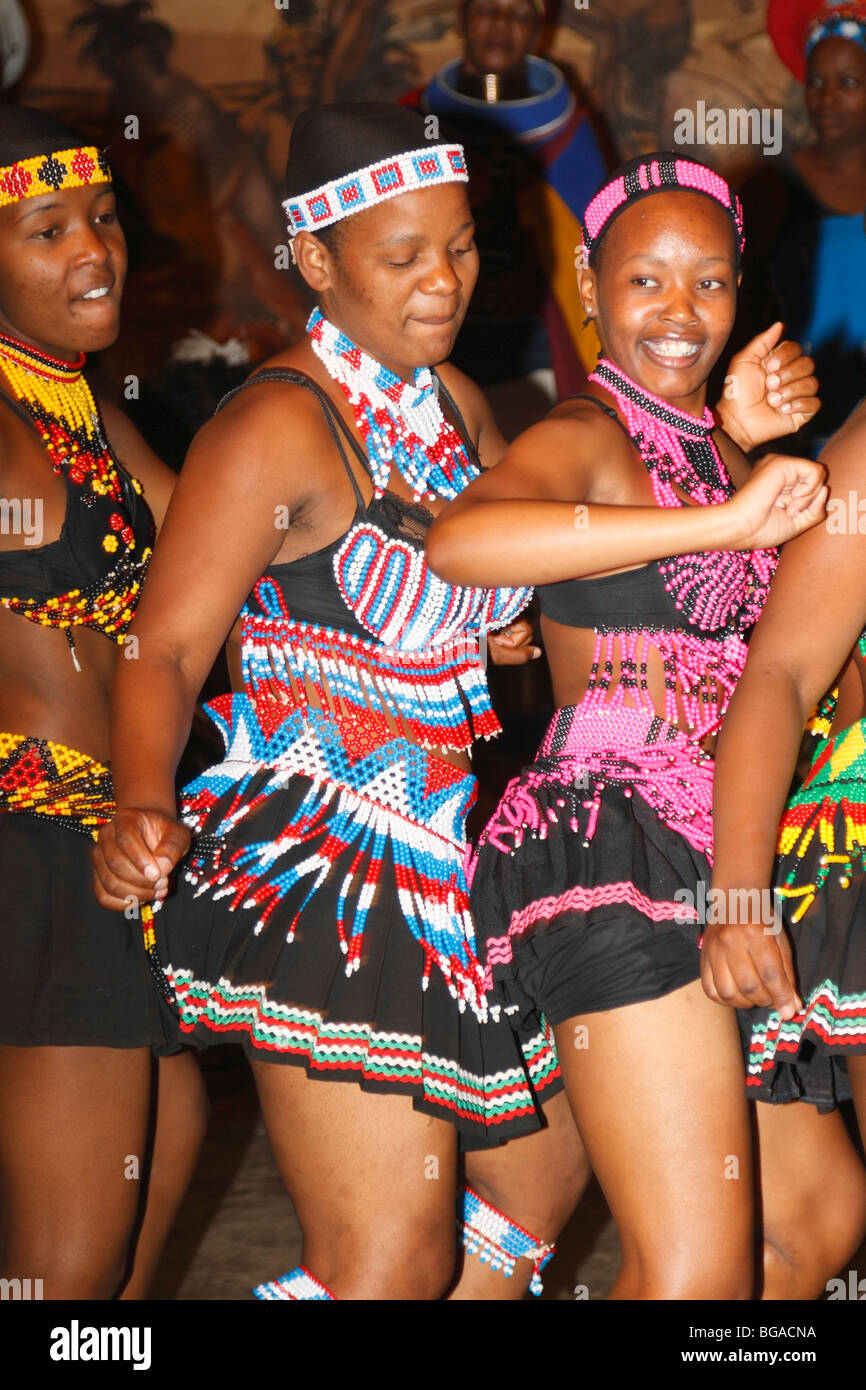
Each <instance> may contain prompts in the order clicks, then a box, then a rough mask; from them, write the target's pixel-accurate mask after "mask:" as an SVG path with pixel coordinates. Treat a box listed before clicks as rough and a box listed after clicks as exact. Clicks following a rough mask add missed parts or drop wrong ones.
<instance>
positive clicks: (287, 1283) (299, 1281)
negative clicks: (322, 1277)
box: [253, 1265, 337, 1303]
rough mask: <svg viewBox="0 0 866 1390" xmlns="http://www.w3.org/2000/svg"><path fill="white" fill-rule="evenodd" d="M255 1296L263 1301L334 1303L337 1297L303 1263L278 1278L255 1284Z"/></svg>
mask: <svg viewBox="0 0 866 1390" xmlns="http://www.w3.org/2000/svg"><path fill="white" fill-rule="evenodd" d="M253 1293H254V1294H255V1296H256V1298H261V1299H264V1300H265V1301H271V1300H282V1301H283V1302H289V1303H307V1302H314V1301H315V1302H319V1303H336V1302H337V1297H336V1295H335V1294H332V1293H331V1290H330V1289H329V1288H328V1287H327V1286H326V1285H325V1284H323V1283H321V1282H320V1281H319V1280H318V1279H317V1278H316V1276H315V1274H311V1273H310V1271H309V1270H308V1269H306V1268H305V1267H304V1265H298V1267H297V1269H293V1270H291V1271H290V1272H289V1273H288V1274H283V1275H282V1276H281V1278H279V1279H272V1280H271V1281H270V1283H267V1284H257V1285H256V1287H255V1288H254V1289H253Z"/></svg>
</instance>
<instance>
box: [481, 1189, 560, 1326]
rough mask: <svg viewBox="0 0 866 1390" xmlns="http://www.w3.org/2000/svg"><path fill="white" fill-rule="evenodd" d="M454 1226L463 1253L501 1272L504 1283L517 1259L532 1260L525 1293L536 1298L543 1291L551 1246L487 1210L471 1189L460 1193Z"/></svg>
mask: <svg viewBox="0 0 866 1390" xmlns="http://www.w3.org/2000/svg"><path fill="white" fill-rule="evenodd" d="M457 1225H458V1230H459V1231H460V1233H461V1238H462V1240H463V1246H464V1248H465V1250H466V1251H467V1253H468V1254H470V1255H477V1256H478V1258H479V1259H480V1261H481V1263H482V1264H489V1265H490V1268H491V1269H501V1270H502V1273H503V1274H504V1275H505V1278H506V1279H510V1278H511V1276H512V1274H513V1273H514V1270H515V1266H516V1264H517V1261H518V1260H519V1259H520V1258H521V1257H525V1258H526V1259H528V1260H532V1278H531V1279H530V1281H529V1291H530V1293H532V1294H534V1295H535V1297H536V1298H537V1297H538V1295H539V1294H540V1293H541V1290H542V1287H543V1285H542V1283H541V1271H542V1270H543V1269H544V1266H545V1265H546V1264H547V1263H548V1262H549V1261H550V1260H551V1259H552V1258H553V1255H554V1253H555V1251H556V1246H555V1245H545V1244H544V1243H543V1242H542V1241H540V1240H539V1239H538V1237H537V1236H534V1235H533V1234H532V1232H531V1231H527V1230H526V1229H525V1228H524V1227H523V1226H518V1225H517V1222H516V1221H511V1220H509V1218H508V1217H507V1216H506V1215H505V1213H504V1212H501V1211H498V1210H497V1208H496V1207H492V1206H490V1204H489V1202H485V1201H484V1199H483V1198H482V1197H479V1196H478V1193H477V1192H473V1190H472V1188H471V1187H467V1188H465V1189H464V1192H463V1214H462V1220H461V1218H459V1217H458V1223H457Z"/></svg>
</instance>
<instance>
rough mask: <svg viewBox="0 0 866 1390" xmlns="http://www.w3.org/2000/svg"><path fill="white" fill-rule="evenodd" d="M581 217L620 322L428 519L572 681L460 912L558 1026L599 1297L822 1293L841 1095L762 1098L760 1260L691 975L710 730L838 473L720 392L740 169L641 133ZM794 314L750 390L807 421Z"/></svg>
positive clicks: (842, 1226)
mask: <svg viewBox="0 0 866 1390" xmlns="http://www.w3.org/2000/svg"><path fill="white" fill-rule="evenodd" d="M584 243H585V244H584V253H585V254H584V256H583V258H582V259H583V268H582V269H581V270H580V271H579V272H578V288H579V292H580V295H581V299H582V301H583V305H584V308H585V310H586V312H587V314H589V315H590V316H591V317H592V318H594V319H595V321H596V325H597V327H598V330H599V335H600V339H601V342H602V343H603V344H604V348H603V351H602V355H601V358H600V361H599V364H598V366H597V368H596V371H595V372H594V373H593V375H592V376H591V377H590V385H589V389H588V392H587V394H586V395H582V396H578V397H575V398H573V399H571V400H569V401H566V402H563V403H562V404H561V405H560V406H559V407H557V408H556V409H555V410H554V411H553V412H552V414H551V415H550V416H549V417H548V419H547V420H545V421H544V422H543V423H541V424H539V425H537V426H535V427H534V428H533V429H531V430H529V431H527V433H526V434H524V435H523V436H522V437H521V438H520V439H519V440H518V441H517V442H516V443H515V444H514V445H513V446H512V447H511V449H510V450H509V451H508V453H507V454H506V456H505V458H504V459H503V461H502V462H501V463H500V464H498V465H497V466H496V467H495V468H494V469H493V470H491V471H490V472H489V473H487V474H486V475H483V476H482V477H481V478H479V479H478V480H476V481H475V482H473V483H472V484H470V486H469V487H468V488H467V489H466V491H465V492H464V493H462V494H461V496H460V497H459V498H458V499H457V500H455V501H454V502H453V503H451V504H449V506H448V507H447V508H446V509H445V511H444V513H443V514H442V516H441V517H440V518H439V519H437V521H436V523H435V524H434V526H433V528H432V530H431V532H430V535H429V538H428V546H427V549H428V557H429V559H430V561H431V564H432V566H433V568H434V569H435V570H436V571H437V572H438V573H440V574H441V575H443V576H444V577H446V578H447V579H448V580H449V581H451V582H452V583H455V582H459V583H464V584H466V583H471V584H489V585H496V584H534V585H537V586H538V587H539V597H540V602H541V611H542V620H543V634H544V640H545V644H546V647H547V653H548V657H549V661H550V668H551V674H552V678H553V686H554V695H555V698H556V704H557V706H558V708H557V712H556V714H555V716H554V718H553V721H552V723H551V725H550V728H549V730H548V732H547V734H546V736H545V739H544V741H543V743H542V746H541V749H540V751H539V754H538V756H537V758H536V761H535V762H534V763H533V764H532V765H531V766H530V767H528V768H527V769H525V770H524V772H523V774H522V775H521V776H520V777H519V778H517V779H515V781H513V782H512V783H511V784H510V785H509V787H508V789H507V791H506V793H505V795H504V797H503V799H502V802H501V803H500V806H499V808H498V810H497V812H496V813H495V815H494V816H493V818H492V820H491V821H490V823H489V824H488V826H487V828H486V830H485V832H484V834H483V836H482V839H481V844H480V847H479V851H478V855H477V858H476V862H475V869H474V879H473V885H472V907H473V912H474V914H475V919H476V923H477V928H478V934H479V937H480V938H482V939H484V938H486V951H487V966H488V978H489V981H490V983H491V986H492V990H493V997H494V998H495V999H497V1000H498V1001H499V1002H500V1003H501V1004H502V1005H503V1006H504V1008H505V1010H506V1011H507V1012H508V1014H509V1016H510V1018H511V1019H512V1022H513V1024H514V1025H515V1026H517V1027H523V1026H525V1025H526V1023H527V1021H528V1020H530V1019H531V1018H532V1015H533V1013H538V1014H542V1015H544V1016H545V1017H546V1018H547V1020H548V1022H549V1023H551V1024H552V1025H553V1027H554V1032H555V1034H556V1041H557V1048H558V1052H559V1056H560V1064H561V1067H562V1071H563V1075H564V1078H565V1084H566V1089H567V1093H568V1096H569V1100H570V1103H571V1107H572V1110H573V1113H574V1116H575V1119H576V1122H577V1125H578V1128H579V1130H580V1135H581V1138H582V1140H583V1143H584V1145H585V1147H586V1149H587V1152H588V1155H589V1158H590V1161H591V1163H592V1165H593V1168H594V1169H595V1172H596V1174H597V1176H598V1178H599V1180H600V1182H601V1184H602V1187H603V1188H604V1191H605V1194H606V1196H607V1199H608V1202H609V1204H610V1206H611V1209H612V1211H613V1214H614V1217H615V1220H616V1222H617V1225H618V1228H619V1233H620V1237H621V1241H622V1247H623V1262H622V1267H621V1270H620V1273H619V1277H618V1279H617V1282H616V1285H615V1287H614V1290H613V1295H612V1296H613V1297H614V1298H632V1299H634V1298H638V1299H708V1298H728V1299H748V1298H751V1297H753V1296H754V1294H755V1292H756V1291H758V1292H759V1293H760V1294H761V1296H763V1297H764V1298H813V1297H816V1296H817V1295H818V1293H819V1292H820V1291H821V1290H822V1288H823V1286H824V1282H825V1281H826V1279H827V1278H828V1277H829V1276H830V1275H832V1274H834V1273H835V1272H836V1270H837V1267H838V1266H840V1265H841V1264H842V1262H843V1261H844V1259H845V1258H846V1257H847V1256H848V1255H850V1253H851V1251H852V1250H853V1249H855V1248H856V1246H857V1244H858V1241H859V1239H860V1235H861V1233H862V1229H863V1222H864V1214H866V1190H864V1182H863V1174H862V1170H861V1168H860V1165H859V1162H858V1160H857V1158H856V1155H855V1153H854V1151H853V1149H852V1147H851V1144H850V1141H849V1140H848V1137H847V1134H846V1132H845V1129H844V1126H843V1125H842V1123H841V1121H839V1120H838V1116H837V1117H833V1116H818V1115H816V1114H814V1113H812V1112H811V1111H809V1109H808V1107H803V1106H797V1107H783V1108H780V1109H779V1110H775V1111H772V1112H770V1113H768V1112H769V1107H762V1113H761V1114H760V1117H759V1127H758V1135H759V1137H758V1150H759V1163H760V1174H761V1185H762V1192H761V1213H762V1217H763V1235H764V1260H763V1272H762V1274H761V1272H760V1271H759V1272H758V1274H757V1275H756V1273H755V1271H754V1268H753V1240H754V1225H755V1214H754V1213H755V1203H754V1198H753V1195H752V1194H753V1182H752V1176H753V1173H754V1172H755V1171H756V1169H757V1166H758V1165H757V1163H756V1162H755V1155H753V1150H752V1139H751V1134H750V1117H749V1110H748V1105H747V1102H746V1100H745V1095H744V1087H743V1059H742V1053H741V1046H740V1042H739V1037H738V1029H737V1020H736V1015H735V1013H734V1012H733V1010H730V1009H724V1008H720V1007H719V1006H718V1005H716V1004H713V1003H711V1002H710V1000H708V999H707V998H706V996H705V995H704V994H703V991H702V989H701V983H700V946H701V923H702V921H703V920H704V919H705V915H706V914H705V907H706V902H707V897H706V894H707V888H708V885H709V882H710V872H711V869H710V865H711V861H712V842H713V832H712V819H711V811H712V779H713V748H714V743H715V738H716V734H717V731H718V728H719V726H720V723H721V720H722V717H723V715H724V712H725V708H726V706H727V703H728V701H729V699H730V696H731V694H732V692H733V690H734V687H735V685H736V682H737V679H738V677H739V675H740V674H741V672H742V669H743V664H744V661H745V654H746V646H745V640H746V638H747V636H748V632H749V630H750V628H751V626H752V625H753V624H754V622H755V621H756V619H757V617H758V615H759V613H760V611H761V606H762V604H763V602H764V599H765V597H766V593H767V589H768V585H769V582H770V578H771V576H772V573H773V570H774V568H775V565H776V562H777V551H776V549H775V548H774V547H776V546H778V545H779V544H781V543H782V542H784V541H785V540H787V539H789V538H790V537H791V536H792V535H795V534H797V533H798V532H799V531H802V530H804V529H806V528H808V527H809V526H811V525H812V524H814V522H815V521H816V520H818V519H819V517H820V516H821V514H822V510H823V500H824V496H825V490H824V489H823V487H822V485H821V484H822V477H821V476H820V475H818V474H816V473H815V471H814V468H813V466H812V465H809V464H806V463H805V462H804V461H802V460H798V459H790V460H788V461H787V464H784V465H783V463H782V460H780V459H778V458H776V459H772V458H770V459H767V460H765V461H764V464H763V465H762V466H761V467H760V468H759V469H757V470H756V472H755V475H754V476H753V477H752V478H750V477H749V469H748V465H747V462H746V459H745V457H744V453H743V451H742V450H741V448H740V447H738V443H737V442H735V440H734V438H732V437H731V436H730V435H728V434H726V433H725V432H724V431H723V430H722V429H720V428H718V427H717V426H716V423H715V421H714V418H713V416H712V414H711V413H710V412H709V410H707V408H706V385H707V378H708V376H709V374H710V372H711V370H712V368H713V366H714V364H715V362H716V361H717V359H718V357H719V354H720V353H721V351H722V349H723V347H724V345H725V342H726V339H727V337H728V334H729V332H730V330H731V326H732V323H733V318H734V311H735V305H736V292H737V285H738V283H739V278H740V276H739V261H740V254H741V251H742V247H743V229H742V214H741V210H740V207H739V203H738V201H737V199H736V198H734V197H733V196H732V194H731V192H730V190H729V188H728V186H727V185H726V184H725V183H724V181H723V180H722V179H721V178H719V177H718V176H717V175H716V174H714V173H713V172H712V171H711V170H709V169H707V168H705V167H704V166H703V165H700V164H697V163H694V162H693V161H689V160H683V159H680V158H679V157H678V156H677V155H675V154H658V155H647V156H643V157H642V158H640V159H638V160H634V161H632V162H631V163H630V164H628V165H625V166H623V168H622V169H620V171H619V172H618V174H617V175H616V176H615V177H614V178H613V179H612V181H611V182H610V183H609V184H607V185H606V186H605V187H604V188H603V189H602V190H601V191H600V192H599V194H598V195H597V196H596V198H595V199H594V200H593V202H592V203H590V205H589V207H588V209H587V213H586V224H585V235H584ZM780 332H781V326H780V325H776V326H775V327H774V328H773V329H771V330H769V331H768V333H767V334H766V335H765V339H764V347H765V350H766V354H767V357H766V358H765V359H764V366H765V367H766V368H767V370H768V372H769V375H768V378H767V382H766V385H767V388H768V390H769V394H768V396H767V397H766V401H765V400H764V380H763V374H762V373H761V372H760V371H759V370H758V371H756V368H757V367H759V365H760V364H759V363H758V361H757V360H756V361H754V362H752V363H749V362H745V363H741V364H738V370H737V386H736V388H735V389H738V390H739V392H740V396H741V399H740V402H739V404H740V411H741V413H742V412H743V407H744V404H745V403H746V401H750V400H751V399H752V398H753V399H754V405H755V410H756V411H760V410H761V409H765V408H767V407H774V406H780V408H782V409H786V413H787V414H788V415H789V416H790V423H791V428H792V429H794V430H796V429H797V428H799V426H800V424H802V423H803V422H804V421H805V420H806V419H808V418H809V416H810V414H811V413H812V406H811V405H810V404H807V403H806V402H805V401H802V400H798V399H794V400H793V401H791V400H788V401H787V402H785V405H784V406H783V405H782V401H783V393H784V392H785V387H786V384H787V383H788V382H789V381H790V380H791V375H792V364H791V363H790V362H789V360H788V354H787V352H785V353H783V352H782V351H781V350H779V349H777V343H778V338H779V334H780ZM744 398H745V399H744ZM745 414H746V415H748V411H746V412H745ZM732 433H733V432H732ZM764 437H766V435H765V436H764ZM739 442H740V443H742V444H743V445H744V446H745V448H747V449H748V448H750V447H751V445H750V443H749V441H748V440H747V439H743V438H742V437H740V440H739ZM780 467H786V468H787V469H788V470H789V471H788V474H787V477H786V480H785V487H783V489H782V491H781V492H780V491H779V481H778V469H779V468H780ZM737 487H739V488H740V491H739V492H737V493H735V489H736V488H737ZM774 499H775V500H774ZM707 920H712V918H708V919H707ZM769 922H770V926H771V929H772V913H771V914H770V919H769ZM795 1111H796V1112H805V1113H796V1114H795V1113H793V1112H795ZM828 1172H829V1173H832V1175H833V1179H832V1182H829V1181H828V1178H827V1174H828Z"/></svg>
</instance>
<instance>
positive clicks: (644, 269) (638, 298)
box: [578, 191, 738, 414]
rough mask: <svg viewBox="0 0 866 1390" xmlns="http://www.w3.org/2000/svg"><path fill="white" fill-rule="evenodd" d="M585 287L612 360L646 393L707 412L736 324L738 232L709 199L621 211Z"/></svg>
mask: <svg viewBox="0 0 866 1390" xmlns="http://www.w3.org/2000/svg"><path fill="white" fill-rule="evenodd" d="M598 257H599V258H598V262H597V264H596V266H595V269H592V270H582V271H579V272H578V288H579V290H580V295H581V299H582V301H583V304H584V307H585V309H586V312H587V313H588V314H591V315H592V316H593V318H594V319H595V321H596V326H597V328H598V332H599V336H600V338H601V341H602V343H603V344H604V350H605V352H606V354H607V356H608V357H609V358H610V360H611V361H612V362H614V363H615V364H616V365H617V366H619V367H621V368H622V370H623V371H624V372H626V373H627V375H628V376H630V377H631V378H632V380H633V381H635V382H636V383H637V384H638V385H639V386H642V387H644V389H645V390H647V391H651V392H652V393H653V394H654V395H657V396H661V397H662V398H663V399H664V400H666V401H670V402H671V403H672V404H676V405H678V406H679V407H680V408H681V409H683V410H687V411H689V412H691V413H693V414H699V413H700V411H701V410H702V409H703V406H704V399H705V395H706V381H707V377H708V376H709V374H710V372H711V370H712V368H713V366H714V365H715V363H716V360H717V359H718V357H719V354H720V353H721V351H722V349H723V348H724V346H725V343H726V342H727V339H728V336H729V335H730V332H731V329H732V327H733V323H734V314H735V311H736V303H737V284H738V275H737V270H736V248H735V245H734V229H733V226H732V224H731V221H730V219H729V217H728V216H727V215H726V213H725V212H724V210H723V209H722V208H721V207H719V206H718V205H717V204H716V203H714V202H713V201H712V199H710V198H707V197H705V196H703V195H702V194H700V193H687V192H680V191H671V192H664V193H658V194H656V195H655V196H653V197H650V198H645V199H642V200H641V201H640V202H638V203H635V204H634V205H633V206H632V207H630V208H626V210H625V211H624V212H622V213H620V215H619V217H617V219H616V220H615V221H614V222H613V223H612V224H611V226H610V228H609V230H608V231H607V233H606V234H605V237H604V241H603V242H602V244H601V246H600V247H599V253H598Z"/></svg>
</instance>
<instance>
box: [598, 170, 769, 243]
mask: <svg viewBox="0 0 866 1390" xmlns="http://www.w3.org/2000/svg"><path fill="white" fill-rule="evenodd" d="M674 189H684V190H687V191H688V192H690V193H704V194H706V196H707V197H708V198H712V199H713V200H714V201H715V202H717V203H718V204H719V205H720V206H721V207H723V208H724V210H725V212H726V213H727V214H728V216H729V217H730V219H731V221H732V223H733V225H734V229H735V231H736V236H737V248H738V251H739V254H740V255H742V253H743V249H744V247H745V245H746V238H745V235H744V233H743V209H742V206H741V204H740V200H739V198H738V197H737V196H736V194H735V193H732V192H731V190H730V188H729V187H728V185H727V184H726V183H725V180H724V179H723V178H721V177H720V176H719V175H718V174H716V173H714V172H713V170H712V169H708V168H707V166H706V165H705V164H698V163H697V162H696V161H695V160H692V159H678V158H677V157H676V155H675V154H658V155H647V156H645V157H643V158H641V159H636V160H632V162H631V163H630V164H629V165H627V166H626V168H625V170H624V172H623V173H621V174H619V175H618V176H617V177H615V178H614V179H612V180H611V182H610V183H607V184H605V186H604V188H602V189H600V190H599V192H598V193H596V195H595V197H594V198H593V200H592V202H591V203H590V204H589V206H588V208H587V209H586V212H585V213H584V215H583V227H584V231H583V245H584V247H585V249H586V252H587V254H588V256H589V258H590V260H591V259H592V255H593V252H594V251H595V250H596V249H597V247H598V243H599V241H600V240H601V237H602V235H603V234H604V232H606V231H607V229H608V227H609V226H610V224H611V222H612V221H613V220H614V218H615V217H617V216H618V215H619V213H621V212H623V211H624V210H625V208H627V207H630V206H631V204H632V203H636V202H638V201H639V200H640V199H641V198H648V197H649V196H650V195H651V194H653V193H663V192H666V191H667V192H669V191H671V190H674Z"/></svg>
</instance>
